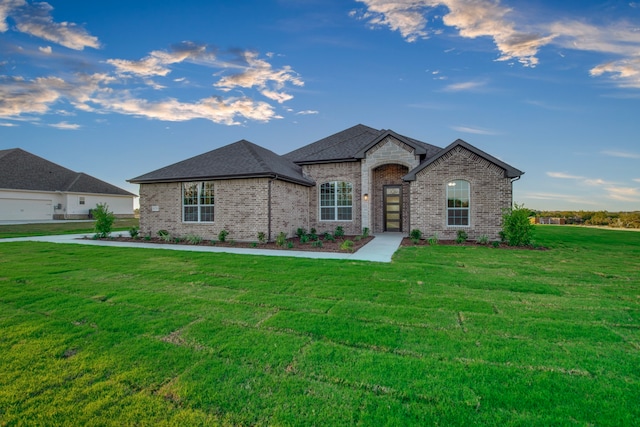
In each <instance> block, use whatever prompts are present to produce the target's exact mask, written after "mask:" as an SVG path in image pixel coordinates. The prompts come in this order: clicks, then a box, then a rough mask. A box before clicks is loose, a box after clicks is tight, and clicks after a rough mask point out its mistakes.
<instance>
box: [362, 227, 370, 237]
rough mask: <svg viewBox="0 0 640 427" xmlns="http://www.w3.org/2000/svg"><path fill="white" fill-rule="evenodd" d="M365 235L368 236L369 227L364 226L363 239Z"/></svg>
mask: <svg viewBox="0 0 640 427" xmlns="http://www.w3.org/2000/svg"><path fill="white" fill-rule="evenodd" d="M366 237H369V227H364V228H363V229H362V238H363V239H364V238H366Z"/></svg>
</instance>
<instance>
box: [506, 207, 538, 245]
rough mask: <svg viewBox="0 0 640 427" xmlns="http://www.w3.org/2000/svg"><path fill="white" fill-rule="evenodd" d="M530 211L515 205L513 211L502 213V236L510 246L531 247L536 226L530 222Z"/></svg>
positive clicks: (508, 210) (507, 210)
mask: <svg viewBox="0 0 640 427" xmlns="http://www.w3.org/2000/svg"><path fill="white" fill-rule="evenodd" d="M530 213H531V212H530V211H529V209H525V208H524V205H518V204H515V203H514V204H513V209H505V210H503V212H502V232H501V234H500V236H501V237H502V238H503V240H504V241H505V242H507V244H508V245H509V246H529V245H531V243H532V241H533V230H534V226H533V224H531V222H529V215H530Z"/></svg>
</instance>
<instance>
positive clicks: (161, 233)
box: [158, 230, 171, 242]
mask: <svg viewBox="0 0 640 427" xmlns="http://www.w3.org/2000/svg"><path fill="white" fill-rule="evenodd" d="M158 236H160V238H161V239H162V240H164V241H165V242H169V241H171V235H169V232H168V231H167V230H158Z"/></svg>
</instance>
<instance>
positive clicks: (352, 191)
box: [318, 181, 354, 222]
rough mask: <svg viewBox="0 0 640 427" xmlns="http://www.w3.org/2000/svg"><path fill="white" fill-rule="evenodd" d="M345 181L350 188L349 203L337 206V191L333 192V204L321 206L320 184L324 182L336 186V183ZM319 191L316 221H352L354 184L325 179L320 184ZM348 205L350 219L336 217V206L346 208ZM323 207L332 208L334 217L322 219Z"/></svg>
mask: <svg viewBox="0 0 640 427" xmlns="http://www.w3.org/2000/svg"><path fill="white" fill-rule="evenodd" d="M343 182H344V183H346V184H349V186H350V188H351V205H348V206H339V205H338V192H337V191H336V192H335V197H334V200H333V202H334V204H333V205H332V206H322V186H323V185H325V184H333V185H334V186H336V187H337V185H338V184H340V183H343ZM319 188H320V191H318V221H319V222H353V195H354V186H353V183H351V182H349V181H325V182H323V183H322V184H320V187H319ZM346 207H349V208H351V219H338V208H346ZM323 208H325V209H326V208H333V215H334V218H335V219H322V209H323Z"/></svg>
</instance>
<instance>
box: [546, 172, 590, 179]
mask: <svg viewBox="0 0 640 427" xmlns="http://www.w3.org/2000/svg"><path fill="white" fill-rule="evenodd" d="M547 176H550V177H551V178H559V179H585V178H584V177H583V176H577V175H569V174H567V173H564V172H547Z"/></svg>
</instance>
